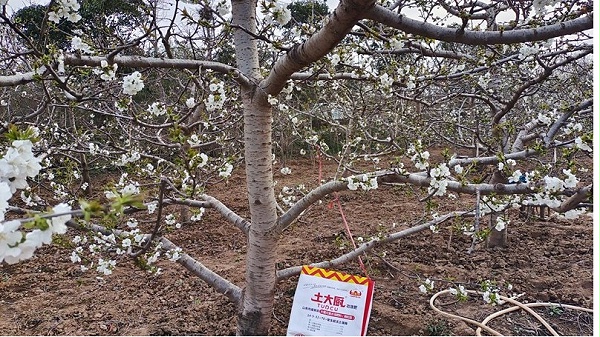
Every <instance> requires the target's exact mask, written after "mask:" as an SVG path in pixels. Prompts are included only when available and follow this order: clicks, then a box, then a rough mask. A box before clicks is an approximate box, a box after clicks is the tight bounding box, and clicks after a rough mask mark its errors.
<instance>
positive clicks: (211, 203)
mask: <svg viewBox="0 0 600 337" xmlns="http://www.w3.org/2000/svg"><path fill="white" fill-rule="evenodd" d="M201 198H202V199H204V200H205V201H197V200H189V199H167V200H165V203H170V204H177V205H187V206H191V207H197V208H200V207H205V208H209V207H210V208H213V209H215V210H216V211H218V212H219V213H221V215H222V216H223V217H224V218H225V219H226V220H227V221H229V222H230V223H232V224H233V225H235V226H236V227H237V228H239V229H240V230H241V231H242V232H243V233H244V234H246V235H248V231H249V230H250V222H249V221H248V220H246V219H244V218H242V217H241V216H239V215H237V213H235V212H234V211H232V210H231V209H229V208H228V207H227V206H225V205H224V204H223V203H222V202H221V201H219V200H218V199H217V198H215V197H211V196H210V195H206V194H203V195H202V196H201Z"/></svg>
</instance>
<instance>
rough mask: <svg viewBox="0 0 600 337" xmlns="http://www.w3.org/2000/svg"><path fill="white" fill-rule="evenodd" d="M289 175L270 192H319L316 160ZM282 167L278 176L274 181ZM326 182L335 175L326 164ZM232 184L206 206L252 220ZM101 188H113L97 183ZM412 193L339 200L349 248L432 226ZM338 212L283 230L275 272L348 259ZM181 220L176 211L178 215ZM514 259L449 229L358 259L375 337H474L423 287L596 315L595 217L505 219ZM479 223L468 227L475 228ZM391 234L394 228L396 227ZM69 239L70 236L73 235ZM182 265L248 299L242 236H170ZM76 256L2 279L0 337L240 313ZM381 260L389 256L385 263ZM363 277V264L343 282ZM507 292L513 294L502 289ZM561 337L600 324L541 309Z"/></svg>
mask: <svg viewBox="0 0 600 337" xmlns="http://www.w3.org/2000/svg"><path fill="white" fill-rule="evenodd" d="M286 166H288V167H290V168H291V169H292V174H291V175H288V176H284V175H282V174H280V173H278V174H277V175H276V180H278V182H277V185H276V188H277V189H281V187H283V186H295V185H297V184H300V183H304V184H306V185H307V187H309V188H310V187H314V186H316V184H317V180H318V178H317V175H318V165H317V164H316V163H315V162H314V161H312V160H304V161H288V162H287V163H286ZM280 167H282V166H281V165H278V166H277V167H276V168H275V169H276V170H277V171H276V172H279V171H278V170H279V168H280ZM323 169H324V178H327V177H331V176H332V174H333V172H334V171H335V165H334V164H333V163H331V162H326V163H325V165H324V168H323ZM234 173H235V174H234V175H233V176H232V177H231V179H229V181H228V182H227V183H223V184H220V185H218V186H213V187H211V188H210V189H209V190H208V191H207V192H208V193H209V194H211V195H213V196H215V197H217V198H219V199H220V200H221V201H222V202H223V203H225V205H227V206H228V207H230V208H231V209H232V210H234V211H236V212H238V214H240V215H241V216H244V217H248V216H249V214H248V206H247V201H246V199H245V178H244V177H243V175H242V174H243V172H241V170H237V171H235V172H234ZM97 178H98V179H99V180H101V179H107V178H106V177H97ZM420 197H423V194H422V192H420V191H419V190H418V189H415V188H411V187H408V186H394V187H389V186H380V188H379V189H377V190H375V191H369V192H357V193H356V192H355V193H341V194H340V200H341V202H342V205H343V209H344V214H345V216H346V218H347V220H348V223H349V226H350V229H351V231H352V234H353V236H354V238H355V239H357V238H358V237H364V238H365V239H366V238H368V237H370V236H372V235H377V233H379V232H381V233H391V232H393V231H397V230H399V229H403V228H408V227H410V226H414V225H416V224H419V223H422V221H424V220H428V219H429V217H428V215H427V212H426V211H425V209H424V205H423V203H419V202H418V199H419V198H420ZM331 200H332V198H328V199H327V200H324V201H323V202H322V203H321V204H318V205H314V206H313V207H312V208H310V209H309V210H308V211H307V212H306V213H305V214H304V216H303V217H302V218H301V219H300V221H298V222H296V223H295V224H294V225H293V226H291V227H290V228H288V229H287V230H286V232H285V235H284V236H283V237H282V239H281V245H280V246H279V247H273V249H277V250H278V253H279V256H280V258H279V261H278V268H280V269H281V268H286V267H289V266H296V265H302V264H309V263H313V262H319V261H322V260H326V259H331V258H335V257H337V256H339V255H340V254H341V253H343V252H347V251H349V249H350V243H349V240H348V236H347V234H345V229H344V225H343V223H342V220H341V216H340V213H339V211H338V210H337V209H335V208H330V207H328V204H329V201H331ZM436 202H438V203H439V213H440V214H443V213H445V212H449V211H452V210H468V209H472V208H473V206H474V202H473V199H472V198H470V197H468V196H467V197H466V198H465V197H464V196H462V197H461V198H460V199H459V201H456V200H449V199H443V200H436ZM174 210H176V209H173V211H174ZM509 217H510V219H511V224H510V225H509V247H507V248H505V249H486V248H485V247H484V246H483V245H482V244H478V245H477V246H476V249H475V251H474V252H473V253H471V254H468V253H467V251H468V249H469V247H470V246H471V239H470V238H469V237H467V236H465V235H462V234H460V233H456V232H454V233H452V231H451V227H452V225H453V224H454V223H449V224H446V225H444V226H443V228H441V231H440V232H439V233H437V234H434V233H432V232H431V231H430V230H425V231H422V232H419V233H416V234H414V235H412V236H409V237H406V238H403V239H401V240H399V241H397V242H394V243H392V244H390V245H387V246H385V247H383V248H380V249H378V250H377V251H375V252H370V253H368V254H367V255H366V256H364V258H363V259H364V261H365V264H366V266H367V272H368V276H370V277H371V278H372V279H374V281H375V295H374V300H373V310H372V315H371V320H370V324H369V330H368V334H369V335H473V334H474V331H475V328H476V327H475V326H474V325H470V324H467V323H464V322H462V321H460V320H455V319H450V318H447V317H444V316H442V315H440V314H438V313H436V312H434V311H433V310H432V308H431V307H430V306H429V299H430V296H431V294H427V295H426V294H423V293H421V292H419V290H418V287H419V285H420V284H421V282H422V280H424V279H425V278H430V279H431V280H434V281H435V288H436V289H435V290H436V291H437V290H442V289H445V288H447V287H449V286H455V287H456V285H458V284H463V285H465V286H466V287H467V288H468V289H477V288H478V284H479V283H480V282H482V281H484V280H491V281H493V282H496V283H498V284H505V283H506V282H508V283H510V284H512V286H513V289H512V290H511V291H510V292H508V291H506V290H503V294H505V295H512V293H515V294H523V295H522V296H521V297H519V298H518V300H519V301H521V302H547V301H551V302H556V303H561V304H571V305H576V306H582V307H586V308H591V307H592V305H593V297H594V296H593V295H594V294H593V276H592V275H593V274H592V270H593V225H592V219H591V217H588V216H584V217H583V218H581V219H578V220H576V221H566V220H559V219H556V218H555V217H552V218H550V219H549V220H546V221H540V220H539V219H535V218H529V219H521V218H519V216H518V210H511V211H510V212H509ZM470 221H471V220H470ZM393 223H395V224H396V226H395V227H393V225H392V224H393ZM451 233H452V234H451ZM71 235H75V233H73V234H71ZM168 237H169V238H170V239H171V240H172V241H173V242H175V243H176V244H178V245H180V246H181V247H182V248H183V249H184V251H185V252H186V253H188V254H190V255H191V256H193V257H194V258H196V259H198V260H199V261H201V262H202V263H203V264H205V265H206V266H208V267H211V268H213V270H215V271H216V272H218V273H219V274H221V275H223V276H225V277H227V278H229V279H230V280H232V281H233V282H235V283H236V284H238V285H240V286H243V282H244V263H245V251H246V239H245V236H244V235H243V234H242V233H241V232H240V231H239V230H238V229H236V228H234V227H233V226H231V225H230V224H228V223H226V222H225V221H223V220H222V219H221V218H220V217H219V215H218V214H217V213H216V212H215V211H211V210H207V212H206V215H205V217H204V218H203V220H202V221H201V222H198V223H194V224H191V225H186V226H184V228H182V229H180V230H177V231H174V232H172V233H169V234H168ZM70 253H71V249H70V248H63V247H61V246H60V245H53V246H50V247H44V248H43V249H41V250H39V251H38V252H37V254H36V255H35V256H34V258H32V259H31V260H28V261H26V262H23V263H20V264H17V265H1V266H0V333H1V334H2V335H231V334H234V333H235V326H236V318H235V317H236V315H235V308H234V307H233V306H232V305H231V303H230V302H228V300H227V298H225V297H224V296H222V295H220V294H218V293H217V292H215V291H214V290H212V289H211V288H210V287H208V286H207V285H206V284H205V283H204V282H203V281H201V280H200V279H198V278H197V277H194V276H193V275H191V274H190V273H189V272H187V271H186V270H185V269H184V268H183V267H182V266H180V265H179V264H176V263H172V262H169V261H161V262H159V266H160V267H161V268H162V270H163V272H162V273H161V274H159V275H151V274H149V273H148V272H146V271H144V270H141V269H140V268H138V267H136V266H135V265H134V264H133V263H132V262H131V261H127V260H120V261H119V264H118V266H119V267H118V268H117V269H116V270H115V272H114V273H113V274H112V275H109V276H103V277H99V275H98V274H97V273H96V272H94V271H88V272H85V273H82V272H81V271H80V270H79V267H78V265H75V264H73V263H71V261H70V258H69V256H70ZM384 255H385V256H384ZM337 269H338V270H340V271H344V272H349V273H355V274H363V272H362V271H361V269H360V268H359V265H358V263H357V262H351V263H348V264H346V265H343V266H340V267H339V268H337ZM296 283H297V277H293V278H291V279H288V280H286V281H284V282H281V283H280V284H279V285H278V286H277V289H276V293H275V297H276V304H275V309H274V312H273V325H272V329H271V334H273V335H284V334H285V332H286V328H287V321H288V317H289V313H290V310H291V304H292V299H293V295H294V291H295V285H296ZM503 289H505V288H503ZM436 304H437V306H438V307H440V308H442V309H443V310H445V311H448V312H451V313H455V314H459V315H462V316H465V317H469V318H471V319H474V320H477V321H481V320H483V319H484V318H485V317H487V316H488V315H489V314H491V313H493V312H496V311H499V310H501V309H503V308H506V305H503V306H490V305H486V304H484V303H483V301H482V300H481V297H479V296H478V297H474V296H471V298H470V299H469V300H468V301H466V302H456V301H454V300H453V298H452V297H450V296H445V295H444V296H441V297H440V298H439V299H438V301H437V302H436ZM536 312H538V313H539V314H540V315H541V316H542V317H543V318H544V319H546V320H547V321H548V322H549V323H550V324H551V325H552V326H553V327H554V329H556V330H557V331H558V333H559V334H561V335H592V333H593V325H592V315H591V314H589V313H585V312H581V311H575V310H570V309H561V308H558V309H557V308H539V309H536ZM489 325H490V326H491V327H493V328H494V329H497V330H498V331H500V332H501V333H503V334H506V335H548V334H549V332H548V330H546V329H545V328H544V327H543V326H542V325H541V324H540V323H539V322H538V321H537V320H535V319H534V318H533V317H531V316H530V315H528V314H525V313H524V312H522V311H516V312H513V313H510V314H507V315H504V316H501V317H499V318H496V319H494V320H493V321H492V322H491V323H490V324H489Z"/></svg>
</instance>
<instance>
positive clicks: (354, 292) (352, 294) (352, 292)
mask: <svg viewBox="0 0 600 337" xmlns="http://www.w3.org/2000/svg"><path fill="white" fill-rule="evenodd" d="M361 295H362V293H361V292H360V291H358V290H350V296H352V297H360V296H361Z"/></svg>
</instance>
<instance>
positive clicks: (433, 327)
mask: <svg viewBox="0 0 600 337" xmlns="http://www.w3.org/2000/svg"><path fill="white" fill-rule="evenodd" d="M426 330H427V334H428V335H429V336H448V335H450V332H451V331H450V328H449V327H448V322H446V321H445V320H432V321H429V322H428V323H427V326H426Z"/></svg>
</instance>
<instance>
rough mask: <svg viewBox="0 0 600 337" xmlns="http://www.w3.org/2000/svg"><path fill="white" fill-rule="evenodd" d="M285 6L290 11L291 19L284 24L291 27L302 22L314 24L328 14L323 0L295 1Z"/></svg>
mask: <svg viewBox="0 0 600 337" xmlns="http://www.w3.org/2000/svg"><path fill="white" fill-rule="evenodd" d="M287 8H288V9H289V10H290V12H291V13H292V20H291V21H290V22H289V23H288V24H287V25H286V27H291V26H294V25H297V24H302V23H308V24H315V23H318V22H319V21H321V19H322V18H323V17H324V16H326V15H328V14H329V7H328V6H327V3H326V2H324V1H323V2H320V1H316V0H301V1H295V2H292V3H291V4H289V5H288V6H287Z"/></svg>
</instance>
